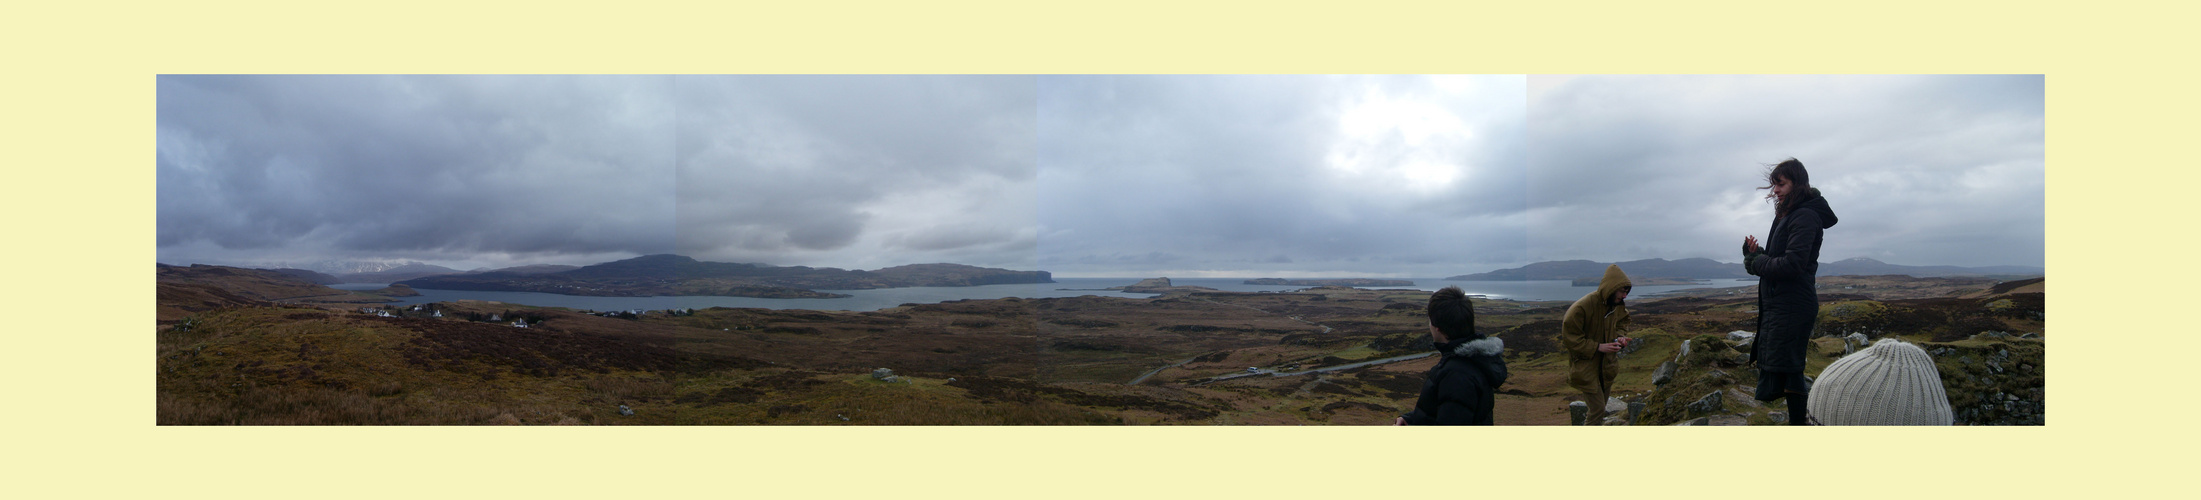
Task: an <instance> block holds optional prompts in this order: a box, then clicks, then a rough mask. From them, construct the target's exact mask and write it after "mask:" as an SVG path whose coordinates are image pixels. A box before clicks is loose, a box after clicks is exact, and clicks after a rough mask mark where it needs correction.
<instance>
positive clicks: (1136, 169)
mask: <svg viewBox="0 0 2201 500" xmlns="http://www.w3.org/2000/svg"><path fill="white" fill-rule="evenodd" d="M158 92H159V126H158V145H159V146H158V160H157V168H158V192H159V200H158V207H159V213H158V219H159V220H158V231H159V234H158V236H157V241H158V245H159V250H158V258H159V260H160V261H161V262H164V263H170V264H187V263H194V262H197V263H215V264H231V265H256V266H258V265H273V264H290V265H307V264H310V263H313V262H318V261H329V260H338V261H341V260H420V261H425V262H428V263H432V264H440V265H445V266H450V267H454V268H460V269H471V268H476V267H504V266H512V265H525V264H546V263H547V264H591V263H597V262H603V261H608V260H614V259H619V258H626V257H632V256H637V255H644V254H654V253H679V254H683V255H689V256H693V257H696V258H699V259H704V260H717V261H729V262H761V263H768V264H776V265H808V266H820V267H841V268H856V269H877V268H881V267H889V266H894V265H901V264H912V263H926V262H956V263H964V264H972V265H981V266H988V267H1006V268H1013V269H1044V270H1048V271H1053V272H1055V273H1056V274H1058V275H1062V276H1139V277H1145V276H1161V275H1167V276H1178V277H1190V276H1246V277H1254V276H1281V277H1292V276H1400V277H1407V276H1411V277H1433V276H1434V277H1441V276H1449V275H1453V274H1462V273H1468V272H1480V271H1488V270H1491V269H1498V268H1504V267H1513V266H1519V265H1523V264H1527V263H1530V262H1535V261H1542V260H1559V259H1574V258H1582V259H1592V260H1602V261H1613V260H1633V259H1641V258H1651V257H1662V258H1669V259H1673V258H1686V257H1709V258H1715V259H1719V260H1723V261H1736V260H1739V257H1738V256H1736V255H1730V254H1734V253H1737V252H1736V250H1735V249H1736V248H1737V247H1739V245H1740V240H1741V238H1742V236H1743V235H1746V234H1754V235H1758V236H1760V237H1763V236H1764V233H1765V230H1766V227H1767V226H1768V225H1769V223H1770V219H1771V217H1772V208H1771V206H1770V205H1769V204H1767V203H1765V202H1764V201H1763V200H1760V199H1758V196H1759V195H1760V194H1761V193H1762V191H1755V190H1753V189H1752V188H1755V187H1757V186H1759V185H1762V182H1761V181H1760V175H1761V174H1762V172H1763V169H1764V167H1763V164H1767V163H1771V162H1776V161H1779V160H1781V159H1783V158H1786V157H1789V156H1795V157H1797V158H1800V159H1802V160H1803V161H1804V163H1805V165H1807V166H1808V167H1809V168H1810V170H1811V172H1812V174H1813V179H1812V180H1813V182H1814V184H1816V185H1818V186H1819V187H1820V188H1821V189H1822V190H1823V191H1825V192H1826V195H1827V198H1828V199H1829V201H1830V202H1831V203H1832V205H1833V207H1834V210H1835V211H1836V212H1837V213H1838V214H1840V216H1841V218H1842V224H1841V225H1839V226H1837V227H1836V228H1835V229H1833V230H1830V231H1829V233H1828V237H1827V238H1828V239H1827V246H1826V249H1825V252H1824V260H1829V261H1831V260H1839V259H1842V258H1848V257H1858V256H1864V257H1873V258H1877V259H1881V260H1885V261H1888V262H1892V263H1898V264H1913V265H1928V264H1952V265H1999V264H2020V265H2041V264H2042V255H2043V220H2044V219H2043V217H2044V213H2043V209H2042V207H2043V204H2042V201H2043V190H2042V189H2043V183H2044V172H2043V166H2042V165H2043V164H2042V102H2043V95H2042V79H2041V78H2040V77H2038V76H2029V77H1992V76H1990V77H1970V76H1966V77H1882V76H1849V77H1808V76H1798V77H1723V76H1689V77H1608V76H1594V77H1545V76H1532V77H1522V76H1445V77H1429V76H1041V77H1033V76H677V77H673V76H638V77H629V76H500V77H473V76H164V77H161V78H160V79H159V88H158Z"/></svg>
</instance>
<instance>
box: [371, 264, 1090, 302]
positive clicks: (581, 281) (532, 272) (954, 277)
mask: <svg viewBox="0 0 2201 500" xmlns="http://www.w3.org/2000/svg"><path fill="white" fill-rule="evenodd" d="M1053 282H1054V279H1053V277H1052V276H1051V275H1049V274H1048V273H1047V272H1046V271H1011V270H1007V269H995V268H985V267H976V266H966V265H961V264H913V265H906V266H896V267H889V268H885V269H879V270H875V271H863V270H855V271H851V270H843V269H836V268H830V267H827V268H812V267H805V266H791V267H779V266H769V265H763V264H739V263H727V262H704V261H698V260H695V259H692V258H688V257H685V256H680V255H672V254H661V255H646V256H642V257H635V258H632V259H626V260H620V261H613V262H606V263H602V264H596V265H592V266H585V267H580V268H574V269H566V270H552V269H551V268H549V267H546V266H528V267H527V268H507V269H503V270H496V271H488V272H479V273H465V274H443V275H437V276H426V277H419V278H413V279H408V280H403V281H399V282H397V283H398V284H403V285H407V286H411V287H413V288H427V289H441V290H483V291H512V292H543V293H557V294H565V295H594V296H611V297H650V296H660V295H731V296H740V297H766V298H825V297H838V296H841V295H839V294H832V293H825V292H818V291H816V290H818V289H827V290H869V289H876V288H899V287H915V286H977V285H998V284H1015V283H1053Z"/></svg>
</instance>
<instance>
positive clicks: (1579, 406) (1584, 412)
mask: <svg viewBox="0 0 2201 500" xmlns="http://www.w3.org/2000/svg"><path fill="white" fill-rule="evenodd" d="M1589 417H1590V405H1588V404H1586V403H1583V402H1581V401H1575V402H1571V403H1567V421H1568V422H1571V423H1569V424H1567V425H1582V423H1583V421H1584V420H1588V419H1589Z"/></svg>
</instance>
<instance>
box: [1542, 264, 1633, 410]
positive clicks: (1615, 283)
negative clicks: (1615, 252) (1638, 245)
mask: <svg viewBox="0 0 2201 500" xmlns="http://www.w3.org/2000/svg"><path fill="white" fill-rule="evenodd" d="M1634 288H1635V285H1634V284H1633V283H1631V282H1629V281H1628V274H1627V273H1623V272H1620V266H1619V265H1617V264H1616V265H1610V266H1606V267H1605V277H1604V278H1603V279H1601V280H1599V281H1598V283H1597V291H1594V292H1590V293H1589V295H1583V296H1582V298H1581V299H1577V300H1575V301H1574V305H1571V306H1567V314H1566V316H1563V317H1561V318H1560V322H1559V346H1560V347H1561V348H1563V349H1565V350H1566V351H1567V367H1568V369H1569V371H1568V373H1567V385H1569V386H1573V387H1574V390H1577V391H1582V402H1583V403H1587V404H1589V410H1590V411H1589V415H1588V417H1589V418H1587V419H1586V421H1585V422H1584V423H1586V424H1588V425H1598V422H1602V421H1604V419H1605V400H1606V398H1608V397H1611V396H1612V392H1613V377H1617V376H1619V375H1620V356H1619V354H1618V353H1619V352H1620V349H1621V348H1623V347H1627V346H1628V343H1629V342H1631V341H1633V340H1634V339H1630V338H1627V337H1623V336H1621V335H1620V332H1621V331H1622V330H1626V329H1627V328H1628V306H1627V302H1626V300H1627V298H1628V292H1629V291H1630V290H1633V289H1634Z"/></svg>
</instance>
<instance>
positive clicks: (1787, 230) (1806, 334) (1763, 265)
mask: <svg viewBox="0 0 2201 500" xmlns="http://www.w3.org/2000/svg"><path fill="white" fill-rule="evenodd" d="M1803 196H1804V199H1803V200H1801V201H1800V202H1798V203H1797V205H1796V208H1795V209H1793V210H1790V211H1789V213H1788V216H1787V217H1782V218H1779V219H1774V220H1773V228H1772V229H1771V230H1769V231H1767V233H1766V237H1765V249H1764V250H1765V251H1763V252H1760V253H1758V254H1757V255H1754V256H1750V257H1749V258H1748V260H1747V261H1745V262H1744V263H1743V267H1744V269H1745V270H1747V271H1749V272H1750V274H1753V275H1757V276H1758V278H1759V281H1758V338H1757V340H1755V341H1753V342H1752V343H1751V347H1750V351H1751V355H1750V359H1752V360H1754V361H1756V362H1757V363H1758V368H1759V369H1761V370H1765V371H1769V372H1781V373H1801V372H1803V370H1804V344H1805V343H1807V342H1810V341H1811V328H1812V324H1813V323H1814V322H1816V321H1817V320H1818V318H1819V292H1818V290H1817V286H1818V284H1817V281H1818V280H1817V277H1818V274H1819V243H1820V236H1821V235H1823V234H1824V232H1825V231H1826V229H1827V228H1831V227H1834V223H1835V221H1836V220H1837V219H1836V218H1835V216H1834V209H1832V208H1829V207H1828V206H1827V200H1826V198H1824V197H1821V196H1819V190H1818V189H1811V190H1808V191H1805V193H1804V194H1803Z"/></svg>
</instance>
